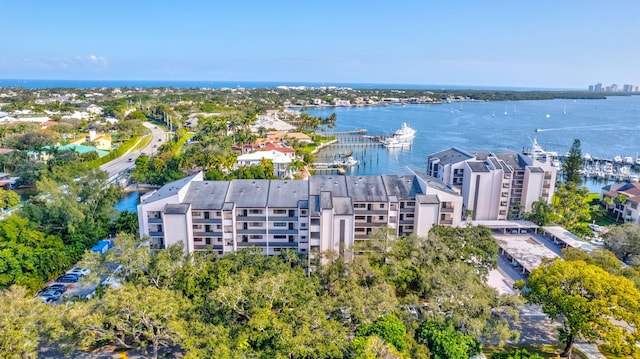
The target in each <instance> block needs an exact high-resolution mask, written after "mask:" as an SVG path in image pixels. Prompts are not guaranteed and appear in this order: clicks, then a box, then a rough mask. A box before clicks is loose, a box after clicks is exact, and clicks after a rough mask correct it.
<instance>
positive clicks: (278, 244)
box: [269, 241, 298, 248]
mask: <svg viewBox="0 0 640 359" xmlns="http://www.w3.org/2000/svg"><path fill="white" fill-rule="evenodd" d="M269 247H283V248H298V242H276V241H269Z"/></svg>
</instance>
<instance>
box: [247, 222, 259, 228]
mask: <svg viewBox="0 0 640 359" xmlns="http://www.w3.org/2000/svg"><path fill="white" fill-rule="evenodd" d="M249 226H251V227H262V222H249Z"/></svg>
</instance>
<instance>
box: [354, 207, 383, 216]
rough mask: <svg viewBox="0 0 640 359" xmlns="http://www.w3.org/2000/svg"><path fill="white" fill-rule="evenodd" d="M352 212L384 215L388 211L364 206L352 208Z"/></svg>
mask: <svg viewBox="0 0 640 359" xmlns="http://www.w3.org/2000/svg"><path fill="white" fill-rule="evenodd" d="M353 213H354V214H370V215H385V214H387V213H388V211H387V210H386V209H366V208H354V210H353Z"/></svg>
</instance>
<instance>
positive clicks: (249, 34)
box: [0, 0, 640, 89]
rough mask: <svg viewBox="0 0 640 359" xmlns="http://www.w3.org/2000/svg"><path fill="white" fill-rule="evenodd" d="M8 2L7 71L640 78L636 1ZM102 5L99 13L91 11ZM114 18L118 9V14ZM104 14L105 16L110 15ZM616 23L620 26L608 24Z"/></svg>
mask: <svg viewBox="0 0 640 359" xmlns="http://www.w3.org/2000/svg"><path fill="white" fill-rule="evenodd" d="M65 5H66V6H64V8H63V7H61V6H59V5H56V4H52V3H48V2H41V1H36V2H35V4H33V3H29V4H24V3H2V4H0V11H2V13H4V14H9V15H10V16H7V19H6V21H5V26H6V28H8V29H12V34H13V36H11V37H9V36H7V37H4V38H3V39H2V40H0V47H1V48H3V49H4V50H5V51H3V52H4V55H3V57H2V58H0V78H3V79H25V80H87V81H93V80H95V81H212V82H216V81H217V82H227V81H228V82H232V81H238V82H279V81H280V82H297V83H323V82H324V83H360V84H408V85H410V84H413V85H441V86H472V87H492V86H493V87H521V88H549V89H552V88H561V89H587V88H588V86H589V84H593V83H598V82H600V83H610V84H614V83H615V84H620V85H623V84H633V85H634V86H637V85H638V84H640V70H638V68H637V66H635V60H636V59H637V58H639V57H640V44H639V43H637V42H634V41H632V40H631V38H630V36H631V35H630V34H632V33H633V31H634V30H635V23H636V22H635V21H634V18H635V16H636V15H635V14H637V13H640V3H637V2H634V1H631V0H622V1H620V2H618V3H617V4H616V5H617V6H609V7H605V8H603V7H602V5H601V3H599V2H597V1H585V2H583V3H580V6H579V7H577V6H575V4H558V3H554V2H552V1H550V0H544V1H540V2H536V3H527V4H518V3H511V2H499V3H496V4H492V5H493V6H489V5H486V4H478V3H475V2H472V1H470V0H463V1H461V2H459V4H457V6H456V7H455V8H453V7H451V6H447V5H446V4H439V3H438V4H423V3H422V2H419V1H410V2H408V3H406V4H403V5H404V6H397V7H389V6H388V5H389V4H388V3H385V2H380V1H369V2H361V1H354V2H349V3H346V4H343V3H340V2H336V1H328V2H324V3H322V4H297V3H295V4H294V3H290V2H287V1H280V2H276V3H261V2H254V1H248V2H245V3H242V4H235V3H234V4H231V3H224V4H209V3H206V2H202V3H200V2H199V3H196V4H195V5H194V6H188V7H187V6H183V7H178V6H176V5H175V4H174V3H172V2H169V1H160V2H148V1H142V2H136V3H133V4H129V3H124V2H118V1H116V2H111V3H108V4H107V3H104V4H102V3H99V4H90V5H88V6H87V4H86V3H81V2H78V1H70V2H68V3H65ZM96 14H100V16H96ZM115 18H119V19H120V21H119V22H117V23H116V22H113V21H112V20H111V19H115ZM105 19H106V20H105ZM610 29H615V30H616V32H615V33H616V34H618V35H617V36H612V35H611V32H608V31H605V30H610Z"/></svg>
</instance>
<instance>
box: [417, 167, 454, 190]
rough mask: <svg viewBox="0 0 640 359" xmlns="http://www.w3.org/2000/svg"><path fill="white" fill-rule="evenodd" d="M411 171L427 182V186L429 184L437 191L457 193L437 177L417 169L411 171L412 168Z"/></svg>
mask: <svg viewBox="0 0 640 359" xmlns="http://www.w3.org/2000/svg"><path fill="white" fill-rule="evenodd" d="M412 172H413V173H414V174H415V175H416V177H417V178H419V179H420V180H422V181H423V182H425V183H426V184H427V186H429V187H431V188H434V189H437V190H439V191H443V192H447V193H451V194H455V195H458V192H456V191H454V190H453V189H452V188H450V187H448V186H447V185H446V184H444V183H443V182H442V181H440V180H439V179H437V178H435V177H433V176H429V175H428V174H426V173H424V172H418V171H413V170H412ZM427 192H429V190H428V189H427Z"/></svg>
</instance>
